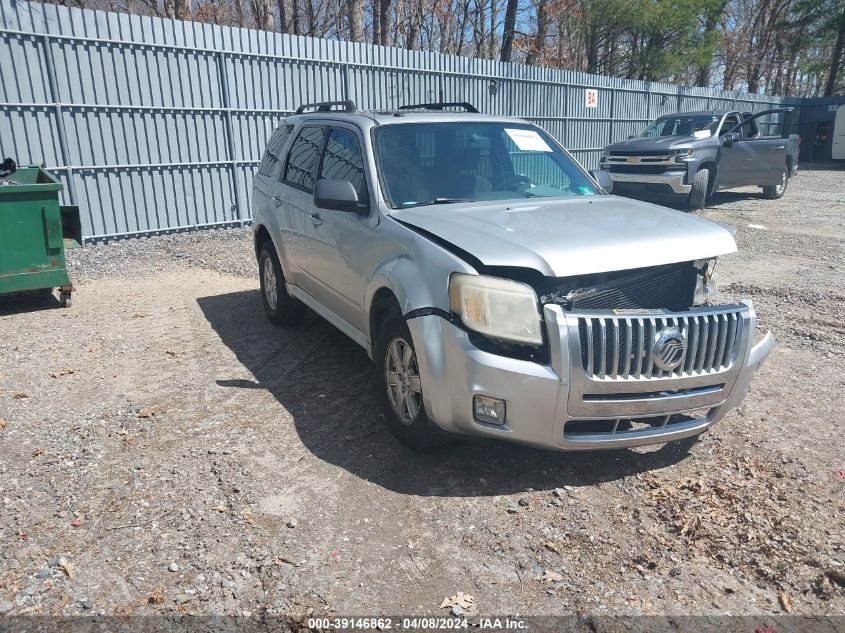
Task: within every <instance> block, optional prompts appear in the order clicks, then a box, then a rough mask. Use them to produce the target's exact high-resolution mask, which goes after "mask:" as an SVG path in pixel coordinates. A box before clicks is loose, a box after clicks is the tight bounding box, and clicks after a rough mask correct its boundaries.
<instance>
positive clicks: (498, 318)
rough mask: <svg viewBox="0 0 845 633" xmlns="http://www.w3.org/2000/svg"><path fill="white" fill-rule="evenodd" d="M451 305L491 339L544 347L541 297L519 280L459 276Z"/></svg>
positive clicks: (453, 280) (452, 280)
mask: <svg viewBox="0 0 845 633" xmlns="http://www.w3.org/2000/svg"><path fill="white" fill-rule="evenodd" d="M449 305H450V307H451V308H452V312H455V313H456V314H458V315H460V317H461V321H462V322H463V324H464V325H465V326H467V327H468V328H469V329H471V330H474V331H476V332H478V333H480V334H484V335H486V336H489V337H491V338H497V339H502V340H506V341H513V342H515V343H525V344H528V345H542V344H543V335H542V333H541V331H540V315H539V313H538V312H537V294H536V293H535V292H534V289H533V288H532V287H531V286H528V285H526V284H523V283H519V282H518V281H510V280H508V279H499V278H498V277H485V276H482V275H465V274H462V273H455V274H454V275H452V276H451V278H450V279H449Z"/></svg>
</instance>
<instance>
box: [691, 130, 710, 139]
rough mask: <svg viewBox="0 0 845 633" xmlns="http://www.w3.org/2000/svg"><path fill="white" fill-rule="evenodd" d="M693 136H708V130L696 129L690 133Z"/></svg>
mask: <svg viewBox="0 0 845 633" xmlns="http://www.w3.org/2000/svg"><path fill="white" fill-rule="evenodd" d="M692 135H693V136H694V137H695V138H710V136H711V133H710V130H696V131H695V132H693V133H692Z"/></svg>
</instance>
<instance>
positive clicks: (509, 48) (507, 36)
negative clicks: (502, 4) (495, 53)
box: [499, 0, 518, 62]
mask: <svg viewBox="0 0 845 633" xmlns="http://www.w3.org/2000/svg"><path fill="white" fill-rule="evenodd" d="M517 7H518V0H508V4H507V6H506V8H505V26H504V30H503V31H502V52H501V54H500V55H499V59H500V60H501V61H503V62H509V61H511V56H512V55H513V38H514V29H516V10H517Z"/></svg>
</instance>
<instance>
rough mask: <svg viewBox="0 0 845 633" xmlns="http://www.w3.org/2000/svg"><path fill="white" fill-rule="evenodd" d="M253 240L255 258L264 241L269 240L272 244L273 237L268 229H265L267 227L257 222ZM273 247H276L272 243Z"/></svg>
mask: <svg viewBox="0 0 845 633" xmlns="http://www.w3.org/2000/svg"><path fill="white" fill-rule="evenodd" d="M253 240H254V243H255V257H256V259H257V258H258V256H259V255H260V254H261V248H262V247H263V246H264V244H265V243H267V242H270V243H271V244H273V238H272V237H271V236H270V231H268V230H267V227H266V226H264V225H263V224H259V225H257V226H256V227H255V232H254V234H253ZM273 248H274V249H275V248H276V245H275V244H273Z"/></svg>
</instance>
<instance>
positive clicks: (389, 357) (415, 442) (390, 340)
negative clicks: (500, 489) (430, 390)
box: [376, 315, 448, 450]
mask: <svg viewBox="0 0 845 633" xmlns="http://www.w3.org/2000/svg"><path fill="white" fill-rule="evenodd" d="M376 362H377V363H378V366H379V378H380V383H381V392H382V394H383V401H384V409H385V424H386V425H387V428H388V429H389V430H390V432H391V433H393V435H395V436H396V437H397V438H398V439H399V441H401V442H402V443H403V444H405V445H406V446H408V447H409V448H412V449H414V450H423V449H426V448H431V447H433V446H438V445H440V444H444V443H446V442H447V441H448V437H447V436H446V434H444V433H443V432H442V431H440V429H439V428H437V426H436V425H435V424H434V422H433V421H432V420H431V418H429V417H428V414H427V413H426V411H425V404H423V398H422V384H421V382H420V370H419V364H418V362H417V355H416V350H414V343H413V340H412V339H411V331H410V330H409V329H408V324H407V323H405V320H404V319H403V318H402V317H400V316H398V315H397V316H391V317H388V319H387V320H386V321H385V323H384V325H383V326H382V328H381V332H380V333H379V338H378V353H377V355H376Z"/></svg>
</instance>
